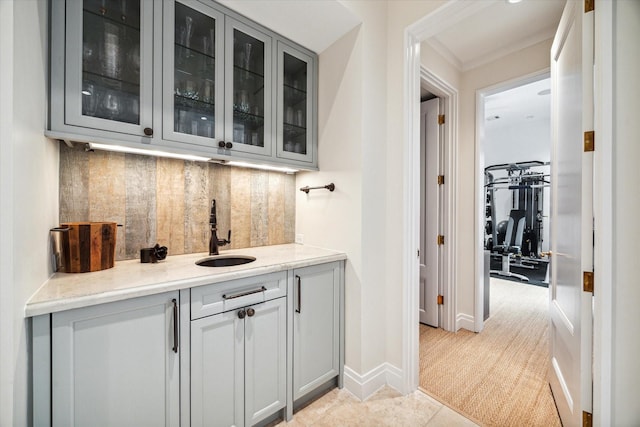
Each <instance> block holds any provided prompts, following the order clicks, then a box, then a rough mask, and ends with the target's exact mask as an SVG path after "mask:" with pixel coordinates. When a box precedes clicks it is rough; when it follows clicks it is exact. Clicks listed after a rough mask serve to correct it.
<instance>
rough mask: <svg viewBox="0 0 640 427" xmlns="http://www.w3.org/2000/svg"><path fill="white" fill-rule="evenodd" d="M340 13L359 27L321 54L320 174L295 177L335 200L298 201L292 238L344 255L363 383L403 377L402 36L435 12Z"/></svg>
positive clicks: (349, 357) (368, 7) (361, 8)
mask: <svg viewBox="0 0 640 427" xmlns="http://www.w3.org/2000/svg"><path fill="white" fill-rule="evenodd" d="M342 3H343V4H344V5H345V6H347V7H348V8H349V9H351V10H352V11H353V12H354V14H356V15H357V16H358V17H359V18H360V19H361V20H362V24H361V26H360V27H359V28H358V29H357V30H354V31H352V32H351V33H350V34H348V35H347V36H345V37H343V38H342V39H341V40H339V41H338V42H337V43H335V44H334V45H333V46H331V47H329V48H328V49H327V50H326V51H324V52H322V53H321V54H320V80H319V86H320V91H319V92H320V99H319V142H318V146H319V165H320V168H321V171H320V172H308V173H301V174H299V175H298V177H297V184H299V186H303V185H307V184H309V185H324V184H327V183H329V182H334V183H335V184H336V191H335V192H334V193H323V192H311V193H309V195H305V194H304V193H300V194H298V198H297V200H296V210H297V212H296V233H301V234H304V242H305V244H311V245H319V246H326V247H331V248H336V249H340V250H344V251H346V252H347V255H348V257H349V261H348V262H347V271H346V313H347V314H346V340H347V343H346V347H347V348H346V365H347V366H348V367H349V368H350V369H351V370H352V371H353V372H354V373H355V375H356V376H359V378H358V379H359V380H362V381H367V380H369V379H371V376H372V375H374V374H373V373H372V371H375V372H378V370H379V368H380V367H381V366H383V365H384V363H385V362H388V363H390V364H391V365H392V366H395V367H398V368H402V332H401V331H402V316H401V315H402V301H401V295H402V287H401V283H402V282H401V281H402V269H401V256H402V241H403V236H402V234H401V230H402V220H403V219H402V213H401V209H402V179H403V174H402V169H403V164H402V140H403V138H404V135H403V127H402V125H403V111H402V110H403V99H402V88H403V70H402V67H403V49H404V29H405V28H406V27H407V26H408V25H409V24H411V23H412V22H413V21H415V20H416V19H417V17H420V16H424V15H425V14H426V13H428V12H429V11H430V10H433V9H435V8H436V7H437V6H439V5H440V4H442V2H431V1H430V2H424V1H394V2H389V3H388V4H387V2H363V1H342ZM418 97H419V95H418V94H416V102H418V101H419V100H418ZM366 374H369V375H366ZM383 374H384V373H383ZM377 379H379V378H377ZM383 380H384V378H383ZM374 381H375V380H374ZM361 385H362V384H361Z"/></svg>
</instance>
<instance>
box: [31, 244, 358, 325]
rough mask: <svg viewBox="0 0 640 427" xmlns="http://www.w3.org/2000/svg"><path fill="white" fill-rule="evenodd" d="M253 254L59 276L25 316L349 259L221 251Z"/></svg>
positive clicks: (284, 249) (324, 253) (120, 264)
mask: <svg viewBox="0 0 640 427" xmlns="http://www.w3.org/2000/svg"><path fill="white" fill-rule="evenodd" d="M220 255H249V256H253V257H255V258H256V260H255V261H253V262H251V263H248V264H244V265H237V266H233V267H200V266H197V265H196V264H195V262H196V261H197V260H198V259H200V258H204V257H206V256H208V254H206V253H199V254H188V255H176V256H169V257H167V258H166V259H165V260H164V261H160V262H158V263H156V264H151V263H145V264H143V263H141V262H140V260H128V261H117V262H116V264H115V266H114V267H113V268H110V269H108V270H102V271H95V272H91V273H56V274H54V275H53V276H52V277H51V278H50V279H49V280H47V281H46V282H45V283H44V284H43V285H42V286H41V287H40V289H38V291H36V293H35V294H34V295H33V296H32V297H31V298H30V299H29V301H28V302H27V304H26V306H25V316H26V317H31V316H38V315H41V314H49V313H55V312H58V311H64V310H70V309H74V308H80V307H87V306H91V305H96V304H103V303H107V302H113V301H120V300H125V299H129V298H135V297H141V296H145V295H153V294H158V293H162V292H169V291H175V290H180V289H187V288H192V287H196V286H202V285H209V284H212V283H218V282H225V281H228V280H233V279H241V278H243V277H251V276H257V275H260V274H266V273H273V272H277V271H283V270H290V269H292V268H300V267H306V266H309V265H315V264H322V263H326V262H332V261H340V260H345V259H346V258H347V256H346V254H345V253H343V252H337V251H332V250H328V249H322V248H316V247H313V246H305V245H298V244H287V245H276V246H261V247H256V248H245V249H233V250H227V251H220Z"/></svg>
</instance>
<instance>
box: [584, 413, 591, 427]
mask: <svg viewBox="0 0 640 427" xmlns="http://www.w3.org/2000/svg"><path fill="white" fill-rule="evenodd" d="M591 426H593V415H591V413H589V412H587V411H582V427H591Z"/></svg>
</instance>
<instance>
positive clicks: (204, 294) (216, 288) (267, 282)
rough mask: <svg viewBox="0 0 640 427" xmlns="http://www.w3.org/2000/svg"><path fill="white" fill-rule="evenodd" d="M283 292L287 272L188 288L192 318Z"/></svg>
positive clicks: (253, 302)
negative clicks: (189, 289)
mask: <svg viewBox="0 0 640 427" xmlns="http://www.w3.org/2000/svg"><path fill="white" fill-rule="evenodd" d="M286 294H287V272H286V271H281V272H278V273H271V274H265V275H262V276H256V277H247V278H246V279H238V280H232V281H229V282H221V283H215V284H212V285H205V286H199V287H197V288H192V289H191V320H194V319H199V318H201V317H205V316H211V315H212V314H218V313H222V312H225V311H228V310H233V309H236V308H238V307H243V306H246V305H250V304H257V303H260V302H264V301H269V300H272V299H274V298H279V297H282V296H285V295H286Z"/></svg>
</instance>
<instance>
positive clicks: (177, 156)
mask: <svg viewBox="0 0 640 427" xmlns="http://www.w3.org/2000/svg"><path fill="white" fill-rule="evenodd" d="M88 145H89V149H90V150H104V151H115V152H118V153H130V154H141V155H143V156H155V157H169V158H171V159H181V160H193V161H196V162H208V161H209V160H211V158H210V157H202V156H194V155H192V154H178V153H171V152H168V151H159V150H146V149H144V148H133V147H125V146H123V145H111V144H97V143H94V142H90V143H89V144H88Z"/></svg>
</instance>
